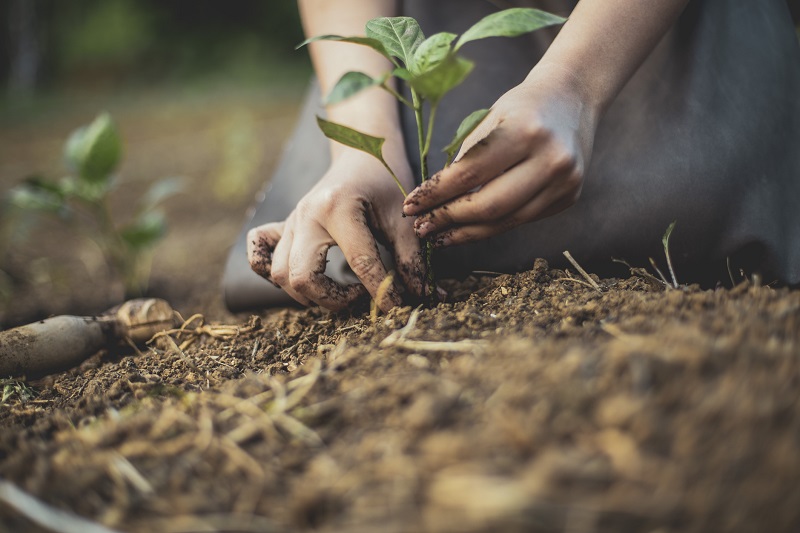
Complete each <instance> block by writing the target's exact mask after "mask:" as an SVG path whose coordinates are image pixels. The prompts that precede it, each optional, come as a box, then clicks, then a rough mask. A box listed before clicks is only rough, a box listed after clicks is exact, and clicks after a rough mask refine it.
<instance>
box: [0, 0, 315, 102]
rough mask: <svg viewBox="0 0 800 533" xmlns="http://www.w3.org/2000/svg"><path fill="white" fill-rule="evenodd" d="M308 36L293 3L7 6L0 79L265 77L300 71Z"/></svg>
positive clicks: (0, 37) (50, 0)
mask: <svg viewBox="0 0 800 533" xmlns="http://www.w3.org/2000/svg"><path fill="white" fill-rule="evenodd" d="M301 40H302V33H301V30H300V24H299V18H298V14H297V8H296V6H295V3H294V2H293V1H290V0H275V1H264V0H230V1H226V2H219V1H216V0H193V1H191V2H187V1H185V0H70V1H68V2H64V1H60V0H4V1H3V2H0V82H2V83H3V85H6V86H7V87H9V89H10V90H12V91H26V90H30V89H31V88H33V87H43V86H44V87H52V86H53V85H54V84H58V83H60V82H67V83H86V82H87V81H88V82H91V81H93V80H96V79H98V78H100V79H107V78H115V79H117V81H118V82H127V83H129V82H131V81H143V82H151V81H152V80H154V79H158V80H179V81H182V80H185V79H187V78H193V77H197V76H198V75H203V74H205V73H209V72H213V73H215V74H217V75H219V74H222V75H225V74H228V75H238V76H242V75H253V76H264V75H265V74H264V69H263V68H259V67H263V65H265V64H276V63H277V64H285V63H288V62H291V63H292V64H294V65H297V63H298V62H300V63H303V61H304V59H303V55H302V54H293V53H292V51H293V50H292V47H293V45H294V44H296V43H298V42H300V41H301Z"/></svg>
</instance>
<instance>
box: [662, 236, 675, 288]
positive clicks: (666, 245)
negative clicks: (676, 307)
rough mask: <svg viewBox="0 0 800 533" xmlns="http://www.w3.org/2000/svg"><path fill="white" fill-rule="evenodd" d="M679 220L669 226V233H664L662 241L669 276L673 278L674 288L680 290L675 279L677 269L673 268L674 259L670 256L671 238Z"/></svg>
mask: <svg viewBox="0 0 800 533" xmlns="http://www.w3.org/2000/svg"><path fill="white" fill-rule="evenodd" d="M677 222H678V221H677V220H673V221H672V224H670V225H669V227H668V228H667V231H666V232H665V233H664V237H662V239H661V243H662V244H663V245H664V255H666V256H667V266H668V267H669V274H670V276H672V287H673V288H675V289H677V288H678V278H677V277H675V269H674V268H672V257H671V256H670V254H669V238H670V235H672V230H674V229H675V224H676V223H677Z"/></svg>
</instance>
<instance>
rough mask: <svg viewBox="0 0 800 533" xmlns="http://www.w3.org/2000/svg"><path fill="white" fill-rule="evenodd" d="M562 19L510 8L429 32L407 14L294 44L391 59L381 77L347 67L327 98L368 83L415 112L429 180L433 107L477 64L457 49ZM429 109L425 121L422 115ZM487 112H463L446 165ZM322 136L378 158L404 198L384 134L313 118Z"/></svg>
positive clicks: (429, 278)
mask: <svg viewBox="0 0 800 533" xmlns="http://www.w3.org/2000/svg"><path fill="white" fill-rule="evenodd" d="M565 20H566V19H564V18H561V17H558V16H556V15H552V14H550V13H547V12H544V11H540V10H538V9H532V8H512V9H506V10H503V11H499V12H497V13H493V14H491V15H489V16H487V17H485V18H483V19H481V20H480V21H478V22H477V23H476V24H475V25H474V26H472V27H471V28H469V29H468V30H467V31H465V32H464V33H463V34H461V36H458V35H456V34H454V33H448V32H442V33H437V34H435V35H432V36H430V37H428V38H427V39H426V38H425V36H424V35H423V33H422V30H421V29H420V27H419V24H418V23H417V21H416V20H414V19H413V18H411V17H381V18H376V19H372V20H370V21H369V22H367V25H366V36H365V37H361V36H355V37H344V36H341V35H321V36H317V37H312V38H310V39H307V40H306V41H304V42H303V43H301V44H300V45H299V46H298V48H300V47H302V46H305V45H307V44H308V43H311V42H314V41H340V42H346V43H353V44H358V45H362V46H368V47H370V48H372V49H373V50H375V51H376V52H378V53H379V54H381V55H382V56H384V57H385V58H386V59H388V60H389V61H391V62H392V64H393V65H394V68H393V69H392V70H391V71H390V72H387V73H385V74H384V75H383V76H380V77H378V78H373V77H372V76H369V75H367V74H365V73H363V72H348V73H346V74H344V75H343V76H342V77H341V79H339V81H338V82H337V83H336V85H335V86H334V87H333V89H332V90H331V91H330V93H329V94H328V95H327V97H326V98H325V103H326V104H327V105H333V104H336V103H338V102H341V101H342V100H345V99H347V98H350V97H351V96H353V95H355V94H358V93H359V92H361V91H363V90H365V89H369V88H370V87H380V88H381V89H383V90H385V91H388V92H389V93H391V94H392V95H393V96H394V97H395V98H397V100H398V101H399V102H400V103H401V104H402V105H405V106H407V107H409V108H410V109H411V110H413V112H414V117H415V118H416V123H417V140H418V150H419V156H420V181H422V182H424V181H426V180H427V179H428V177H429V174H428V154H429V153H430V149H431V137H432V134H433V128H434V123H435V120H436V111H437V109H438V107H439V104H440V103H441V101H442V99H443V98H444V96H445V95H447V93H448V92H450V91H451V90H453V89H454V88H456V87H457V86H458V85H460V84H461V83H463V82H464V80H465V79H466V78H467V76H468V75H469V73H470V72H471V71H472V69H473V67H474V66H475V65H474V63H473V62H472V61H470V60H469V59H466V58H464V57H462V56H461V55H460V54H459V52H460V51H461V48H462V47H463V46H464V45H465V44H467V43H469V42H472V41H477V40H479V39H485V38H487V37H516V36H519V35H523V34H525V33H530V32H533V31H536V30H538V29H541V28H545V27H548V26H553V25H557V24H562V23H563V22H565ZM392 78H397V79H398V80H399V81H400V82H403V83H405V85H406V86H407V88H408V92H409V93H410V96H411V98H410V99H408V98H406V97H404V96H403V95H402V94H400V92H398V91H396V90H395V89H394V88H393V84H392V81H391V79H392ZM426 113H427V121H426V120H425V115H426ZM488 114H489V110H488V109H479V110H477V111H474V112H472V113H470V114H469V115H467V117H466V118H465V119H464V120H463V122H462V123H461V125H460V126H459V127H458V130H457V131H456V133H455V136H454V137H453V140H452V141H451V142H450V143H449V144H448V145H447V146H445V147H444V148H443V149H442V151H443V152H445V153H446V154H447V163H446V165H445V166H449V165H450V164H451V163H452V162H453V159H454V158H455V156H456V154H457V153H458V150H459V148H460V146H461V144H462V143H463V142H464V140H465V139H466V137H467V136H468V135H469V134H470V133H472V131H473V130H474V129H475V128H476V127H477V126H478V125H479V124H480V123H481V121H483V119H484V118H486V116H487V115H488ZM317 122H318V124H319V127H320V129H321V130H322V132H323V133H324V134H325V136H326V137H328V138H329V139H332V140H334V141H337V142H340V143H342V144H344V145H346V146H349V147H351V148H355V149H357V150H361V151H363V152H366V153H368V154H370V155H372V156H373V157H375V158H377V159H378V160H379V161H380V162H381V163H383V165H384V166H385V167H386V169H387V170H388V171H389V174H391V175H392V177H393V178H394V179H395V181H396V182H397V185H398V187H399V188H400V191H401V192H402V194H403V197H404V198H405V197H406V196H407V192H406V190H405V189H404V187H403V185H402V184H401V183H400V181H399V180H398V179H397V176H396V175H395V173H394V172H393V171H392V169H391V168H389V165H388V164H387V163H386V161H385V160H384V158H383V150H382V149H383V143H384V139H382V138H380V137H373V136H371V135H368V134H366V133H362V132H360V131H356V130H354V129H352V128H349V127H347V126H344V125H342V124H336V123H333V122H329V121H327V120H325V119H322V118H319V117H317ZM432 252H433V245H432V243H431V241H430V240H429V239H425V246H424V250H423V255H424V265H425V266H424V268H425V273H424V276H425V280H426V281H425V287H426V288H425V292H426V294H425V299H426V300H428V301H431V300H432V299H433V295H435V294H436V283H435V278H434V273H433V268H432V264H431V261H432V260H431V256H432Z"/></svg>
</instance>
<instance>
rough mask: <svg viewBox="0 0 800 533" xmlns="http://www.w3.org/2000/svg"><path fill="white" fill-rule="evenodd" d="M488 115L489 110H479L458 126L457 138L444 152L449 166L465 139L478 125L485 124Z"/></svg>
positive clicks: (454, 138)
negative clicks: (484, 120)
mask: <svg viewBox="0 0 800 533" xmlns="http://www.w3.org/2000/svg"><path fill="white" fill-rule="evenodd" d="M488 114H489V110H488V109H478V110H477V111H473V112H472V113H470V114H469V115H468V116H467V118H465V119H464V120H462V121H461V125H460V126H458V130H457V131H456V136H455V137H453V140H452V141H450V144H448V145H447V146H446V147H445V148H444V150H442V151H443V152H445V153H446V154H447V164H448V165H449V164H450V163H451V162H452V161H453V158H454V157H455V155H456V152H458V149H459V148H460V147H461V144H462V143H463V142H464V139H466V138H467V136H468V135H469V134H470V133H472V132H473V131H475V128H477V127H478V125H479V124H480V123H481V122H483V119H485V118H486V115H488Z"/></svg>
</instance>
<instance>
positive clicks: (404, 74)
mask: <svg viewBox="0 0 800 533" xmlns="http://www.w3.org/2000/svg"><path fill="white" fill-rule="evenodd" d="M392 76H394V77H395V78H400V79H401V80H405V81H408V80H410V79H411V72H409V71H408V69H407V68H403V67H397V68H396V69H394V70H393V71H392Z"/></svg>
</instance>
